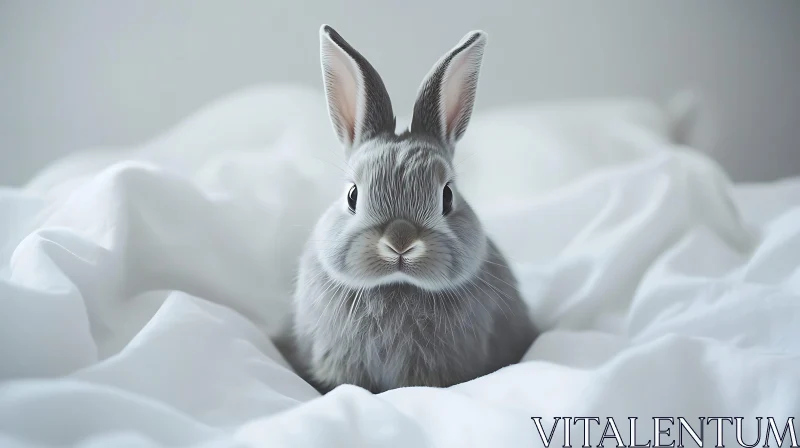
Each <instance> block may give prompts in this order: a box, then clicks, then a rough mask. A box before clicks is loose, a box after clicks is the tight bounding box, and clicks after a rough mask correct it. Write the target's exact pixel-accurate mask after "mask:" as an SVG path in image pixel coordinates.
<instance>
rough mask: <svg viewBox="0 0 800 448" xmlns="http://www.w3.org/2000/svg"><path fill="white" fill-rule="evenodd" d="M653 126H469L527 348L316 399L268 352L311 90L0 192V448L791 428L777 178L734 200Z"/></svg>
mask: <svg viewBox="0 0 800 448" xmlns="http://www.w3.org/2000/svg"><path fill="white" fill-rule="evenodd" d="M674 120H675V117H671V116H670V115H669V114H668V113H666V112H665V111H663V110H661V109H660V108H659V107H657V106H655V105H651V104H648V103H645V102H642V101H638V100H630V101H627V100H626V101H623V100H614V101H605V102H604V101H597V102H576V103H573V104H569V103H564V104H554V105H552V106H538V107H536V108H522V107H520V108H517V109H506V110H504V111H497V112H493V113H486V114H477V115H476V117H475V118H474V119H473V123H472V125H471V127H470V130H469V131H468V133H467V136H466V137H465V141H464V143H463V144H462V145H461V147H460V148H459V158H460V160H461V162H460V165H459V169H460V170H461V176H462V177H461V180H460V184H461V185H463V187H464V188H466V190H467V194H468V196H469V197H470V198H471V199H472V202H473V205H474V206H475V208H476V209H477V210H478V212H479V214H480V215H481V216H482V218H483V221H484V224H485V225H486V227H487V229H488V231H489V233H490V234H491V235H492V236H493V237H494V238H495V239H496V241H497V242H498V244H499V245H500V246H501V247H502V249H503V250H505V251H506V253H507V255H508V258H509V259H510V260H511V261H512V262H513V265H514V269H515V270H516V272H517V273H518V275H519V279H520V282H521V288H522V292H523V294H524V295H525V297H526V299H527V300H528V301H529V303H530V304H531V307H532V309H533V317H534V319H535V320H536V323H537V324H538V325H539V326H540V327H541V328H543V329H544V330H546V331H545V332H544V334H543V335H542V336H541V337H540V338H539V339H538V340H537V341H536V342H535V343H534V344H533V346H532V347H531V348H530V350H529V352H528V353H527V355H526V356H525V359H524V361H523V362H522V363H520V364H518V365H515V366H511V367H508V368H506V369H503V370H501V371H498V372H496V373H493V374H491V375H488V376H486V377H483V378H479V379H476V380H474V381H471V382H469V383H465V384H461V385H458V386H455V387H452V388H449V389H431V388H408V389H399V390H394V391H390V392H387V393H384V394H381V395H371V394H369V393H367V392H365V391H363V390H361V389H358V388H356V387H353V386H342V387H340V388H338V389H336V390H334V391H333V392H331V393H330V394H328V395H327V396H325V397H319V395H318V394H317V393H316V392H315V391H314V390H313V389H312V388H311V387H310V386H308V385H307V384H305V383H304V382H303V381H302V380H301V379H299V378H298V377H297V376H296V375H294V374H293V373H292V372H291V371H290V370H289V369H288V368H287V367H286V364H285V362H284V361H283V360H282V359H281V358H280V356H279V355H278V354H277V352H276V351H275V349H274V347H273V346H272V344H271V343H270V341H269V339H268V337H267V336H266V335H265V333H266V332H269V331H270V330H271V329H273V328H274V325H275V323H276V322H277V321H279V320H280V319H281V318H282V314H283V312H284V311H285V309H286V306H287V300H288V297H289V295H290V291H291V283H292V275H293V269H294V261H295V258H296V257H297V255H298V253H299V250H300V246H301V245H302V244H303V239H304V237H305V235H306V232H307V231H308V229H309V228H310V226H311V225H312V224H313V222H314V220H315V218H316V216H317V215H318V214H319V213H320V211H321V210H322V208H323V207H324V206H325V205H326V204H327V203H328V202H329V201H330V200H331V199H332V194H336V193H338V192H339V188H330V185H338V184H335V183H334V182H337V180H338V176H339V175H340V174H341V173H340V172H339V170H338V169H337V165H338V166H341V164H342V163H343V162H342V161H341V157H340V156H339V152H338V151H339V149H338V146H337V145H336V144H335V142H334V140H333V133H332V131H331V129H330V126H329V123H328V121H327V117H326V116H325V110H324V103H323V102H322V97H321V96H319V94H317V93H316V92H315V91H309V90H305V89H301V88H295V87H288V86H275V87H271V88H263V89H254V90H251V91H247V92H243V93H241V94H239V95H236V96H232V97H230V98H227V99H225V100H224V101H221V102H219V103H216V104H213V105H211V106H209V107H208V108H206V109H204V110H203V111H201V112H199V113H198V114H196V115H194V116H193V117H191V118H190V119H188V120H186V121H185V122H183V123H182V124H180V125H179V126H178V127H176V128H175V129H173V130H171V131H170V132H168V133H166V134H165V135H163V136H161V137H159V138H157V139H155V140H153V141H150V142H148V143H146V144H143V145H141V146H139V147H137V148H129V149H120V150H118V151H116V152H108V151H105V152H84V153H81V154H78V155H76V156H73V157H71V158H69V159H66V160H64V161H62V162H59V163H58V164H56V165H54V166H52V167H50V168H49V169H47V170H45V171H43V172H42V173H41V175H40V176H38V177H37V178H36V179H34V180H33V181H32V182H31V183H30V184H29V185H28V186H26V187H25V188H24V189H5V190H0V379H2V380H3V382H2V383H0V446H4V447H5V446H9V447H14V446H38V445H58V446H64V445H80V446H86V447H88V446H97V447H100V446H103V447H106V446H115V447H116V446H176V445H181V446H183V445H192V446H224V447H227V446H268V447H279V446H281V447H282V446H287V447H306V446H308V447H310V446H341V447H357V446H395V447H465V446H480V447H523V446H531V447H533V446H541V444H542V443H541V441H540V438H539V435H538V433H537V431H536V428H535V426H534V423H533V421H532V420H531V417H535V416H540V417H543V420H542V421H543V425H544V427H545V429H546V430H548V431H549V428H550V426H551V425H552V424H553V421H554V420H553V418H554V417H559V416H560V417H581V416H583V417H599V418H601V419H605V418H607V417H614V418H615V420H616V422H617V423H618V424H621V425H622V426H621V427H620V432H621V435H622V437H623V439H624V440H625V442H626V443H629V441H628V429H627V422H628V420H627V419H628V417H638V418H639V419H640V421H646V420H648V419H651V418H652V417H658V416H669V417H675V418H676V417H685V418H687V419H688V420H689V421H690V422H691V423H692V424H693V425H696V423H695V422H697V417H700V416H705V417H713V416H732V417H733V416H739V417H745V419H746V420H745V424H746V426H745V437H746V440H750V441H751V442H750V443H752V440H755V435H754V431H755V420H753V419H754V418H755V417H757V416H760V417H765V418H766V417H775V419H776V422H777V423H779V426H780V428H783V425H784V424H785V422H786V421H787V418H788V417H790V416H798V414H800V412H798V411H799V410H800V348H798V347H799V346H800V344H798V342H800V268H798V266H800V178H798V179H787V180H785V181H782V182H776V183H769V184H758V185H731V184H730V183H729V182H728V181H727V179H726V177H725V175H724V173H723V172H722V171H721V170H720V169H719V168H718V167H717V166H716V165H715V164H714V163H712V162H711V161H710V160H709V159H707V158H706V157H705V156H703V155H701V154H699V153H696V152H694V151H691V150H689V149H688V148H684V147H680V146H677V145H675V144H673V143H671V142H670V139H669V138H668V136H669V135H670V132H672V128H673V127H674V125H675V121H674ZM4 150H5V149H4ZM601 421H602V422H603V424H605V420H601ZM748 425H749V426H748ZM798 426H800V425H798ZM602 429H603V428H602V427H599V428H598V427H597V426H594V427H593V428H592V433H591V434H592V436H591V445H592V446H596V445H597V443H598V442H599V437H600V434H601V433H602ZM798 429H800V428H798ZM676 431H677V428H676V427H675V426H673V432H672V438H670V437H667V436H664V438H663V439H662V440H664V441H666V443H669V441H670V440H675V436H676ZM725 431H726V433H725V434H726V436H725V437H726V439H725V441H726V444H728V445H733V446H735V441H734V440H735V439H734V434H733V429H732V428H731V427H730V426H727V427H726V428H725ZM763 431H764V429H763V428H762V432H763ZM639 432H640V434H641V437H640V439H639V440H638V441H639V442H642V441H646V440H648V439H652V423H643V427H642V428H640V429H639ZM714 432H715V428H714V426H713V425H712V426H707V427H706V430H705V433H706V436H705V437H706V440H707V441H708V442H707V446H713V445H712V444H714V443H715V442H716V440H715V439H714V437H713V434H714ZM572 433H573V434H572V444H573V446H580V445H581V443H582V437H583V433H582V429H581V427H580V426H575V427H574V428H573V430H572ZM559 437H561V430H560V429H559V430H557V431H556V434H555V439H556V440H561V439H559ZM637 437H639V436H637ZM687 439H688V437H687ZM553 443H554V445H552V446H561V445H562V444H563V441H557V442H553ZM684 443H685V444H686V445H687V446H693V445H692V444H690V443H689V441H687V440H684ZM762 444H763V440H762ZM606 446H615V444H614V442H613V440H606ZM770 446H775V445H774V441H771V442H770ZM784 446H788V442H787V443H785V444H784Z"/></svg>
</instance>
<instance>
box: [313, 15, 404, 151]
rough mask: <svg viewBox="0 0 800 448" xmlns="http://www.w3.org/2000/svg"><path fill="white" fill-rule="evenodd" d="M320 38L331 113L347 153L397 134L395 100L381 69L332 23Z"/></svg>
mask: <svg viewBox="0 0 800 448" xmlns="http://www.w3.org/2000/svg"><path fill="white" fill-rule="evenodd" d="M319 41H320V42H319V43H320V48H319V50H320V60H321V62H322V77H323V80H324V83H325V96H326V99H327V102H328V113H329V115H330V118H331V123H332V124H333V128H334V130H335V131H336V135H337V136H338V137H339V141H340V142H341V143H342V145H344V147H345V153H346V154H347V155H349V154H350V151H351V150H352V149H355V148H357V147H358V146H359V145H360V144H361V143H363V142H365V141H366V140H369V139H370V138H373V137H375V136H376V135H378V134H381V133H384V132H391V133H394V131H395V117H394V113H393V111H392V102H391V100H390V99H389V93H388V92H387V91H386V87H385V86H384V85H383V80H382V79H381V77H380V75H378V72H377V71H375V69H374V68H373V67H372V65H370V63H369V62H368V61H367V60H366V59H365V58H364V56H362V55H361V54H360V53H359V52H358V51H356V50H355V49H354V48H353V47H351V46H350V44H348V43H347V41H345V40H344V39H343V38H342V36H340V35H339V33H337V32H336V31H335V30H334V29H333V28H331V27H330V26H328V25H322V27H321V28H320V30H319Z"/></svg>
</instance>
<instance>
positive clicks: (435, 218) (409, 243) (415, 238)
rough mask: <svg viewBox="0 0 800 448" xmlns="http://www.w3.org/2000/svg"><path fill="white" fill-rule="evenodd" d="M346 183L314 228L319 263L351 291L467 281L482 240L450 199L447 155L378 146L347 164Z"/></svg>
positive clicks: (402, 142)
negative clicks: (348, 172)
mask: <svg viewBox="0 0 800 448" xmlns="http://www.w3.org/2000/svg"><path fill="white" fill-rule="evenodd" d="M348 165H349V166H350V168H351V169H352V177H351V178H350V179H348V182H347V183H346V185H345V188H344V189H343V191H342V194H341V198H340V200H338V201H337V202H336V203H334V204H333V205H332V206H331V207H330V208H329V209H328V211H327V212H326V213H325V215H324V216H323V217H322V219H321V220H320V222H319V225H318V227H317V232H316V238H315V241H314V243H315V245H316V248H317V251H318V256H319V260H320V262H321V264H322V265H323V266H324V267H325V269H326V271H328V273H329V274H330V275H331V276H332V277H333V278H334V279H336V280H337V281H339V282H341V283H344V284H347V285H348V286H350V287H352V288H361V287H374V286H378V285H382V284H390V283H410V284H413V285H416V286H418V287H421V288H424V289H427V290H431V291H437V290H442V289H453V288H454V287H456V286H458V285H459V284H461V283H462V282H464V281H467V280H468V279H469V278H472V277H474V274H475V272H476V271H477V270H478V268H479V267H480V265H481V264H482V262H483V259H484V257H485V254H486V238H485V236H484V235H483V231H482V229H481V225H480V223H479V221H478V219H477V217H476V216H475V214H474V213H473V211H472V209H471V208H470V207H469V205H468V204H467V203H466V201H464V199H463V197H461V196H460V195H459V194H458V189H457V188H456V186H455V179H454V176H455V173H454V171H453V166H452V163H451V160H450V157H449V155H448V151H446V150H443V148H440V147H438V146H437V145H436V144H435V143H430V142H426V141H424V140H418V139H411V138H408V139H403V138H402V137H399V138H391V137H390V139H388V140H386V141H381V140H380V139H378V140H375V141H371V142H368V143H366V144H365V145H363V146H362V147H361V148H360V149H359V150H358V151H357V152H356V153H355V154H353V156H352V157H351V158H350V159H349V160H348Z"/></svg>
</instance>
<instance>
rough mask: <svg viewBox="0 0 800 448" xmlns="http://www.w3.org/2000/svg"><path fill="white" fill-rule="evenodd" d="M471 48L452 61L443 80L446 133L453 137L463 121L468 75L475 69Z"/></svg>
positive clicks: (466, 106) (442, 98)
mask: <svg viewBox="0 0 800 448" xmlns="http://www.w3.org/2000/svg"><path fill="white" fill-rule="evenodd" d="M470 50H471V49H468V50H465V51H463V52H462V53H461V54H459V55H457V56H456V57H454V58H453V59H452V60H451V61H450V65H449V67H447V71H446V72H445V75H444V79H443V80H442V97H441V106H442V109H443V114H444V123H445V135H446V136H448V138H452V137H453V132H455V129H456V127H457V126H458V123H459V122H460V121H461V119H462V117H463V115H464V113H465V112H466V110H465V109H466V108H468V107H469V105H468V104H467V99H468V96H467V95H468V92H467V89H468V86H467V77H468V76H470V73H472V71H473V70H474V67H472V66H471V65H470V60H471V58H470V57H469V54H470Z"/></svg>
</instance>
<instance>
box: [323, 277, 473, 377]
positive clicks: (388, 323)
mask: <svg viewBox="0 0 800 448" xmlns="http://www.w3.org/2000/svg"><path fill="white" fill-rule="evenodd" d="M325 299H326V300H325V301H327V302H328V305H329V309H328V311H325V310H324V309H322V310H319V311H318V312H317V313H315V314H317V316H316V318H317V319H318V322H319V324H318V326H317V327H316V330H317V332H318V333H317V334H316V335H315V336H316V337H315V338H314V340H313V344H312V346H311V347H310V348H311V353H310V355H311V361H312V368H313V369H314V371H315V374H316V375H317V376H318V377H319V378H321V379H324V380H326V381H330V382H331V383H350V384H359V385H365V387H367V388H370V389H372V390H375V391H377V390H385V389H390V388H395V387H402V386H413V385H423V384H424V385H429V386H437V385H447V384H450V383H452V382H453V381H457V378H458V377H460V376H461V375H464V374H469V372H468V371H469V370H471V369H470V368H467V367H466V366H468V365H474V363H475V361H479V360H478V359H476V357H478V358H479V357H480V356H478V355H477V354H478V353H480V352H481V350H480V349H479V347H481V346H482V345H484V344H485V338H484V337H483V335H484V334H485V333H484V332H482V330H481V327H483V328H486V324H487V322H486V318H485V317H484V316H481V315H480V313H475V311H474V310H470V311H469V312H470V313H471V315H466V314H465V313H466V312H467V311H465V309H463V307H461V306H459V300H457V297H446V296H445V295H444V294H430V293H418V292H416V291H414V288H379V289H377V290H373V291H370V292H363V291H362V292H360V293H358V292H354V293H349V294H344V295H341V294H340V295H336V294H335V293H326V297H325ZM325 301H320V305H322V302H325ZM334 306H336V307H338V309H336V310H334V311H331V310H330V307H334ZM476 349H477V350H476Z"/></svg>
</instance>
